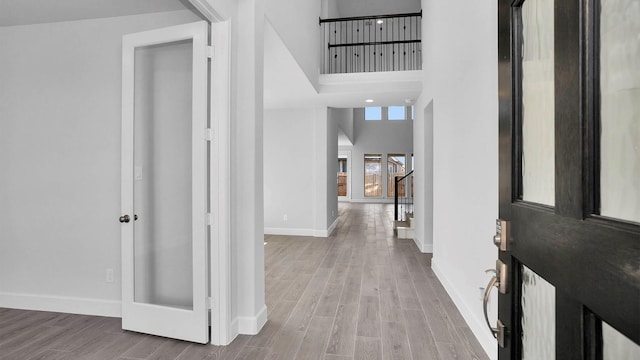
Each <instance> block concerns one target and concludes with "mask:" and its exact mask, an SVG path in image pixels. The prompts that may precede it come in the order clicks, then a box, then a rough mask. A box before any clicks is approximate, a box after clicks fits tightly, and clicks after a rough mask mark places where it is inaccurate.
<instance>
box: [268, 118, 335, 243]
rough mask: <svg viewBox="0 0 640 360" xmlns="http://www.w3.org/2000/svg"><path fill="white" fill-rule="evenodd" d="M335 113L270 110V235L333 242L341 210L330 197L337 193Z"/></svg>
mask: <svg viewBox="0 0 640 360" xmlns="http://www.w3.org/2000/svg"><path fill="white" fill-rule="evenodd" d="M331 113H332V112H331V109H329V111H328V110H327V108H303V109H284V110H283V109H271V110H265V114H264V226H265V233H268V234H280V235H302V236H328V235H329V233H330V231H331V230H333V227H334V226H335V225H334V222H335V220H336V219H337V216H338V204H337V196H330V195H334V194H336V193H337V184H336V178H335V173H336V172H335V161H337V158H338V143H337V139H338V130H337V129H338V128H337V123H336V121H335V120H332V119H331V117H330V116H331ZM334 159H335V161H334ZM285 215H286V216H287V220H284V216H285Z"/></svg>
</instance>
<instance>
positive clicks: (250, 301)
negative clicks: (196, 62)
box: [229, 0, 267, 340]
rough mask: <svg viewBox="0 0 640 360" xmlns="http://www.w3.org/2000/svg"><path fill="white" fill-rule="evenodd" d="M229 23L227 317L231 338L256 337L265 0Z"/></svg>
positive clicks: (260, 304) (247, 5) (260, 287)
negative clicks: (251, 335) (229, 245)
mask: <svg viewBox="0 0 640 360" xmlns="http://www.w3.org/2000/svg"><path fill="white" fill-rule="evenodd" d="M237 6H238V7H237V11H236V13H237V18H235V19H231V22H232V24H233V27H232V40H231V44H232V48H231V52H232V55H231V64H232V74H231V84H232V85H231V129H230V132H231V239H230V243H231V256H232V263H231V269H232V271H231V273H232V278H231V286H232V298H231V305H232V306H231V318H232V319H233V320H232V324H231V329H230V333H231V336H230V338H229V340H232V339H233V338H234V337H235V334H237V333H241V334H256V333H258V332H259V331H260V329H261V328H262V326H263V325H264V323H265V322H266V320H267V309H266V306H265V302H264V200H263V198H264V196H263V159H262V149H263V106H262V104H263V78H264V76H263V75H264V74H263V73H264V67H263V65H264V48H263V44H264V42H263V31H264V6H265V4H264V1H263V0H239V1H238V2H237Z"/></svg>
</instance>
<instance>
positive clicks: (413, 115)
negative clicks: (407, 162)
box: [411, 105, 415, 169]
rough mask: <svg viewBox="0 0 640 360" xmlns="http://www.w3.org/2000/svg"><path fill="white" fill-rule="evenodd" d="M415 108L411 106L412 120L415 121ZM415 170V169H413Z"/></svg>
mask: <svg viewBox="0 0 640 360" xmlns="http://www.w3.org/2000/svg"><path fill="white" fill-rule="evenodd" d="M414 111H415V108H414V107H413V105H411V120H413V119H415V113H414ZM412 169H413V168H412Z"/></svg>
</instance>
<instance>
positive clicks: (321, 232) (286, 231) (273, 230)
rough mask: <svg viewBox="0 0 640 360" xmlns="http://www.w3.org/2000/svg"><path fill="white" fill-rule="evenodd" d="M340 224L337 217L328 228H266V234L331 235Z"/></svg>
mask: <svg viewBox="0 0 640 360" xmlns="http://www.w3.org/2000/svg"><path fill="white" fill-rule="evenodd" d="M336 226H338V219H337V218H336V219H335V220H334V221H333V223H332V224H331V226H329V228H328V229H326V230H315V229H296V228H269V227H266V228H264V233H265V235H288V236H314V237H329V236H331V233H333V231H334V230H335V229H336Z"/></svg>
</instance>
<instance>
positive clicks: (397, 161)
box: [387, 154, 407, 197]
mask: <svg viewBox="0 0 640 360" xmlns="http://www.w3.org/2000/svg"><path fill="white" fill-rule="evenodd" d="M404 174H405V156H404V154H389V155H388V156H387V177H388V181H387V196H389V197H391V196H394V195H395V184H396V179H400V178H401V177H403V176H404ZM406 183H407V182H406V181H402V182H400V183H398V196H406V195H407V191H406Z"/></svg>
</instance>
